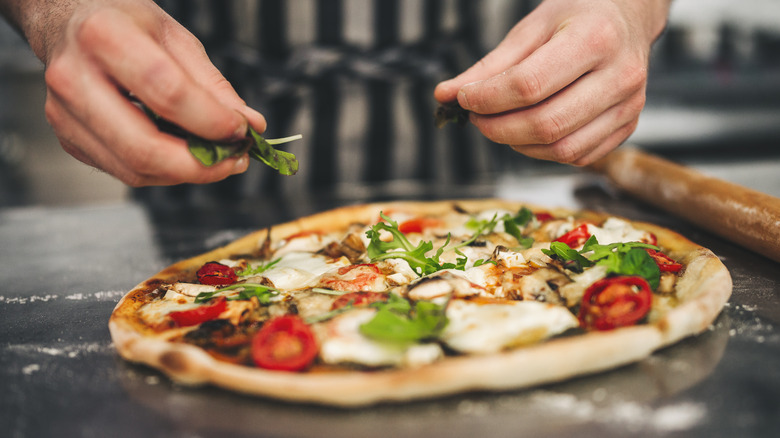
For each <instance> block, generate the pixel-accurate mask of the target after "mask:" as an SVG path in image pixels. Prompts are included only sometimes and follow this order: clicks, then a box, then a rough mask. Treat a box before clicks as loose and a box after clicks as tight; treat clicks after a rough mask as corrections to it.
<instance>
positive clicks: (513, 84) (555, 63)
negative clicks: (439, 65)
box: [458, 32, 604, 114]
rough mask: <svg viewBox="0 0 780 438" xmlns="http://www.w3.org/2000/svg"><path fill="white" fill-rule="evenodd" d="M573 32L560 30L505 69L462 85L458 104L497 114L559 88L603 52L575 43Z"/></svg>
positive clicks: (536, 101) (480, 112)
mask: <svg viewBox="0 0 780 438" xmlns="http://www.w3.org/2000/svg"><path fill="white" fill-rule="evenodd" d="M571 34H572V32H560V33H558V34H556V35H555V36H553V37H552V38H551V39H550V41H548V42H547V43H546V44H544V45H543V46H542V47H540V48H539V49H538V50H536V51H535V52H534V53H532V54H531V55H529V56H528V57H527V58H525V59H524V60H522V61H521V62H520V63H518V64H517V65H515V66H513V67H511V68H509V69H508V70H506V71H505V72H502V73H500V74H497V75H495V76H492V77H490V78H488V79H485V80H483V81H480V82H474V83H470V84H467V85H464V86H463V87H462V88H461V89H460V91H459V92H458V102H459V103H460V105H461V106H462V107H463V108H465V109H468V110H470V111H472V112H475V113H478V114H498V113H502V112H505V111H510V110H513V109H517V108H523V107H527V106H530V105H533V104H536V103H539V102H541V101H542V100H545V99H547V98H548V97H550V96H552V95H554V94H555V93H557V92H559V91H560V90H562V89H563V88H565V87H566V86H568V85H569V84H571V83H573V82H574V81H576V80H577V79H578V78H580V77H581V76H583V75H584V74H586V73H587V72H589V71H591V70H592V69H593V68H594V67H595V66H596V65H598V63H599V62H600V60H601V59H602V57H603V56H604V55H603V54H601V53H598V52H595V51H590V50H586V49H585V48H583V47H582V45H581V44H577V43H575V41H576V40H575V36H573V35H571Z"/></svg>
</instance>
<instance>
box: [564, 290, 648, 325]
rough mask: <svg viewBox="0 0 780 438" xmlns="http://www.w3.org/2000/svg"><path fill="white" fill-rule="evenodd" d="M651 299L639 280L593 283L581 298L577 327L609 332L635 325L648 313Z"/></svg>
mask: <svg viewBox="0 0 780 438" xmlns="http://www.w3.org/2000/svg"><path fill="white" fill-rule="evenodd" d="M652 300H653V296H652V292H651V291H650V285H649V284H647V281H646V280H645V279H644V278H642V277H608V278H604V279H601V280H599V281H597V282H595V283H593V284H592V285H591V286H590V287H589V288H588V289H587V290H586V291H585V295H584V296H583V297H582V304H581V305H580V313H579V316H578V318H579V320H580V325H581V326H582V327H583V328H586V329H595V330H611V329H614V328H617V327H624V326H629V325H634V324H636V323H637V322H638V321H639V320H640V319H642V318H644V317H645V315H647V312H649V311H650V305H651V303H652Z"/></svg>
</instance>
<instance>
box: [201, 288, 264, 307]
mask: <svg viewBox="0 0 780 438" xmlns="http://www.w3.org/2000/svg"><path fill="white" fill-rule="evenodd" d="M236 289H241V290H240V291H239V293H238V294H237V295H235V296H232V297H229V298H227V300H228V301H237V300H249V299H251V298H252V297H257V299H258V301H260V304H262V305H264V306H267V305H269V304H271V298H272V297H275V296H276V295H279V291H278V290H276V289H274V288H272V287H270V286H266V285H263V284H257V283H238V284H233V285H230V286H227V287H223V288H221V289H218V290H216V291H214V292H201V293H199V294H198V296H196V297H195V302H196V303H204V302H206V301H208V300H210V299H211V298H213V297H214V296H215V295H218V294H221V293H222V292H225V291H230V290H236Z"/></svg>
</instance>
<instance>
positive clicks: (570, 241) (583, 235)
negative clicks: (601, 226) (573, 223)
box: [555, 224, 590, 248]
mask: <svg viewBox="0 0 780 438" xmlns="http://www.w3.org/2000/svg"><path fill="white" fill-rule="evenodd" d="M589 238H590V232H588V224H582V225H580V226H579V227H577V228H575V229H573V230H571V231H569V232H568V233H566V234H564V235H563V236H561V237H559V238H557V239H555V242H563V243H565V244H567V245H569V247H570V248H577V247H578V246H582V245H584V244H585V242H587V241H588V239H589Z"/></svg>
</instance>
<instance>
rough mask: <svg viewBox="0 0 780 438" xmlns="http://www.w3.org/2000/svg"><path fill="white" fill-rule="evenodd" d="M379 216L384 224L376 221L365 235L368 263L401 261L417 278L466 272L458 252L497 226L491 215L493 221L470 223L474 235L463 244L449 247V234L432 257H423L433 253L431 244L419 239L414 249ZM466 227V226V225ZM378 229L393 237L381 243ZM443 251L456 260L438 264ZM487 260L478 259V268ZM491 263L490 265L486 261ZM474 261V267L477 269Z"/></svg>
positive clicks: (392, 224) (395, 226)
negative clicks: (443, 271) (436, 273)
mask: <svg viewBox="0 0 780 438" xmlns="http://www.w3.org/2000/svg"><path fill="white" fill-rule="evenodd" d="M379 216H380V217H381V218H382V219H384V221H385V222H379V223H377V224H376V225H374V226H372V227H371V228H370V229H369V230H368V231H366V236H367V237H368V239H369V240H370V242H369V244H368V247H367V248H366V253H367V254H368V257H369V259H371V261H372V262H375V261H378V260H386V259H393V258H397V259H403V260H406V262H407V263H409V266H410V267H411V268H412V270H413V271H414V272H415V273H416V274H417V275H419V276H420V277H422V276H425V275H429V274H433V273H434V272H437V271H441V270H443V269H459V270H461V271H465V270H466V263H468V257H467V256H466V255H465V254H463V252H461V251H460V248H463V247H465V246H468V245H471V244H472V243H474V241H475V240H477V238H479V236H481V235H482V234H483V233H486V232H488V233H489V232H491V231H492V230H493V229H494V228H495V227H496V225H497V224H498V219H497V218H496V216H495V215H494V216H493V219H491V220H489V221H476V220H475V221H474V222H473V223H472V225H474V227H476V228H477V230H476V232H475V233H474V234H473V235H472V236H471V237H470V238H469V239H467V240H466V241H464V242H461V243H459V244H457V245H452V246H450V238H451V236H450V235H447V240H446V241H445V242H444V244H443V245H442V246H441V247H439V248H438V249H437V250H436V252H435V253H434V255H433V256H431V257H427V256H426V255H425V254H427V253H428V252H429V251H432V250H433V242H431V241H427V240H423V241H421V242H420V243H419V244H418V245H417V246H414V245H413V244H412V243H411V242H410V241H409V239H407V238H406V236H405V235H404V233H402V232H401V231H400V230H399V229H398V223H397V222H395V221H394V220H392V219H390V218H389V217H387V216H385V215H384V213H379ZM467 226H469V225H468V224H467ZM382 230H385V231H388V232H389V233H390V234H392V235H393V239H392V240H390V241H388V242H385V241H383V240H382V239H381V238H380V237H381V234H380V232H381V231H382ZM446 251H454V252H455V253H456V254H457V255H459V256H461V257H458V258H456V260H455V263H443V264H442V263H441V262H440V258H441V255H442V254H444V252H446ZM488 262H489V261H487V260H481V261H480V263H479V265H482V264H485V263H488ZM490 263H492V262H490ZM479 265H477V264H476V262H475V266H479Z"/></svg>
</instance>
